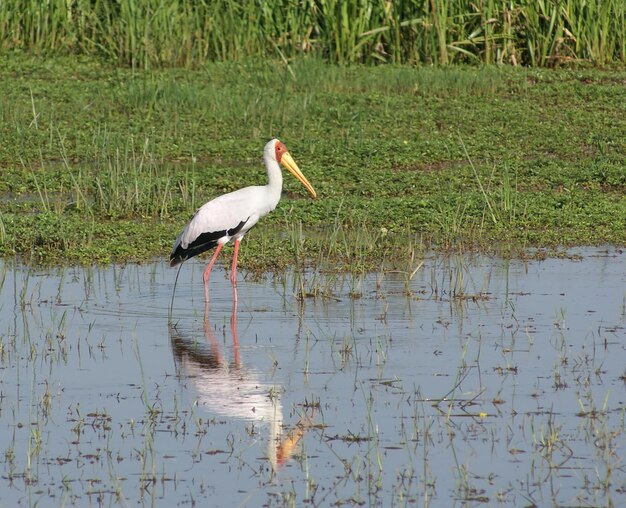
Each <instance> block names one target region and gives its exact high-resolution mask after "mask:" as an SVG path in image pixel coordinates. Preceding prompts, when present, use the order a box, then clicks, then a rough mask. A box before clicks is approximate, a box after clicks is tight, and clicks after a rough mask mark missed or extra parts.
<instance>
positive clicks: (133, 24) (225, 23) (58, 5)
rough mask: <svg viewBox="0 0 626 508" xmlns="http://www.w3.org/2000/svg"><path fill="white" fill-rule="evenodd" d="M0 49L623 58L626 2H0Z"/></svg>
mask: <svg viewBox="0 0 626 508" xmlns="http://www.w3.org/2000/svg"><path fill="white" fill-rule="evenodd" d="M0 49H4V50H8V49H21V50H25V51H29V52H32V53H36V54H41V53H48V52H62V53H70V54H74V53H81V54H96V55H100V56H104V57H105V58H108V59H111V60H113V61H114V62H116V63H118V64H121V65H127V66H131V67H137V68H148V67H154V66H182V67H197V66H201V65H202V64H203V62H205V61H207V60H210V61H226V60H242V59H246V58H264V57H279V58H282V59H285V58H290V57H293V56H296V55H302V54H312V55H316V56H322V57H324V58H325V59H327V60H329V61H331V62H337V63H378V62H384V63H409V64H438V65H446V64H456V63H461V62H479V63H485V64H493V63H507V64H514V65H517V64H525V65H538V66H555V65H562V64H568V63H572V62H582V61H584V62H591V63H594V64H599V65H604V64H609V63H615V62H621V63H624V62H626V3H625V2H624V1H623V0H597V1H593V2H584V1H581V0H561V1H556V0H509V1H504V0H474V1H472V0H395V1H391V0H351V1H343V0H241V1H237V2H235V1H233V0H197V1H194V2H185V1H183V0H118V1H116V2H111V1H108V0H47V1H46V2H40V1H39V0H3V2H2V9H0Z"/></svg>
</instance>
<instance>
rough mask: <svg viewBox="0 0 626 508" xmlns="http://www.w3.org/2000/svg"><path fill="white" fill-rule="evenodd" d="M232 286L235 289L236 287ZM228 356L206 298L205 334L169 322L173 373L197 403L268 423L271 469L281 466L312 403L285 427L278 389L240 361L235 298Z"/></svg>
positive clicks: (308, 423) (308, 420)
mask: <svg viewBox="0 0 626 508" xmlns="http://www.w3.org/2000/svg"><path fill="white" fill-rule="evenodd" d="M235 291H236V289H235ZM230 327H231V331H232V343H233V348H232V357H231V358H229V357H228V355H227V354H224V352H223V351H222V346H223V345H222V346H221V345H220V344H219V343H218V341H217V340H216V338H215V335H214V333H213V330H211V325H210V322H209V309H208V302H206V303H205V314H204V323H203V330H204V337H203V338H202V340H197V339H195V338H194V337H189V336H188V337H185V334H184V333H183V332H182V331H181V330H179V329H178V328H177V326H176V325H172V324H170V341H171V344H172V350H173V353H174V361H175V364H176V370H177V374H178V375H179V376H180V377H185V378H187V379H189V380H190V381H191V382H192V384H193V386H194V388H195V390H196V392H197V395H198V405H199V406H201V407H204V408H206V410H207V411H209V412H210V413H212V414H216V415H220V416H225V417H228V418H238V419H241V420H248V421H252V422H258V423H262V424H264V425H268V426H269V438H268V445H267V455H268V459H269V461H270V463H271V465H272V467H273V468H274V469H276V468H279V467H281V466H282V465H283V464H284V463H285V462H286V461H288V460H289V459H290V458H291V456H292V455H293V454H294V452H295V451H296V449H297V447H298V444H299V443H300V441H301V439H302V438H303V436H304V435H305V434H306V432H307V430H309V429H310V428H311V427H312V425H313V419H314V416H315V414H314V412H315V409H314V408H306V409H305V410H304V412H303V414H302V416H301V417H300V419H299V420H298V421H297V422H296V423H295V425H294V426H293V427H292V428H291V429H285V428H284V427H283V409H282V405H281V402H280V391H281V389H280V388H281V387H280V386H279V387H278V389H277V387H276V386H275V385H273V384H271V383H267V382H264V381H263V380H262V378H261V376H260V375H259V372H258V371H256V370H255V369H253V368H247V367H246V366H245V365H243V363H242V361H241V352H240V348H239V338H238V336H237V298H236V296H235V297H234V298H233V306H232V311H231V316H230Z"/></svg>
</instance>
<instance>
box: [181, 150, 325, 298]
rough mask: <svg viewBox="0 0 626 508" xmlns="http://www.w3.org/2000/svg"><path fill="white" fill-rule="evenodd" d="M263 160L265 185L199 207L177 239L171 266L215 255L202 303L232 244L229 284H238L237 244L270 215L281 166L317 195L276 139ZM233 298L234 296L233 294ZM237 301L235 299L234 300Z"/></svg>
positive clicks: (276, 199) (277, 194)
mask: <svg viewBox="0 0 626 508" xmlns="http://www.w3.org/2000/svg"><path fill="white" fill-rule="evenodd" d="M263 160H264V162H265V167H266V168H267V176H268V179H269V182H268V184H267V185H253V186H250V187H245V188H243V189H239V190H236V191H234V192H229V193H228V194H224V195H222V196H218V197H217V198H215V199H213V200H211V201H209V202H208V203H205V204H204V205H202V206H201V207H200V208H199V209H198V210H197V211H196V213H195V214H194V216H193V217H192V219H191V220H190V221H189V223H188V224H187V225H186V226H185V229H183V231H182V232H181V233H180V235H178V238H177V239H176V242H175V243H174V249H173V250H172V254H171V255H170V266H176V265H178V264H180V263H182V262H183V261H185V260H187V259H189V258H192V257H194V256H197V255H198V254H201V253H203V252H205V251H207V250H209V249H212V248H213V247H217V248H216V249H215V253H214V254H213V256H212V257H211V260H210V261H209V264H208V265H207V267H206V269H205V271H204V275H203V280H204V296H205V301H208V300H209V287H208V284H209V277H210V275H211V269H212V268H213V264H214V263H215V260H216V259H217V256H218V254H219V253H220V250H222V247H223V246H224V244H226V243H228V242H229V241H230V240H232V239H234V240H235V252H234V254H233V264H232V267H231V272H230V282H231V284H232V285H233V288H235V286H236V283H237V254H238V252H239V242H240V241H241V239H242V238H243V236H244V235H245V234H246V233H247V232H248V231H249V230H250V228H252V226H254V225H255V224H256V223H257V222H258V221H259V219H260V218H261V217H263V216H265V215H267V214H268V213H269V212H271V211H272V210H273V209H274V208H276V205H277V204H278V202H279V201H280V194H281V192H282V187H283V175H282V171H281V170H280V165H279V164H282V165H283V166H284V167H285V168H287V169H288V170H289V171H290V172H291V174H292V175H293V176H295V177H296V178H297V179H298V180H300V182H302V184H303V185H304V186H305V187H306V188H307V190H308V191H309V193H310V194H311V196H313V197H314V198H315V197H316V196H317V193H316V192H315V190H314V189H313V186H312V185H311V184H310V183H309V181H308V180H307V179H306V177H305V176H304V175H303V174H302V171H300V168H299V167H298V165H297V164H296V163H295V161H294V160H293V158H292V157H291V155H290V154H289V152H288V151H287V147H286V146H285V145H284V144H283V143H282V142H281V141H279V140H278V139H272V140H271V141H270V142H268V143H267V144H266V145H265V150H264V152H263ZM234 295H236V292H235V293H234ZM235 298H236V296H235Z"/></svg>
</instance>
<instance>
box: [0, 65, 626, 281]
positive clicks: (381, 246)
mask: <svg viewBox="0 0 626 508" xmlns="http://www.w3.org/2000/svg"><path fill="white" fill-rule="evenodd" d="M0 68H2V69H3V71H2V75H1V78H2V79H0V168H1V170H2V178H1V179H0V194H1V195H2V196H3V199H2V202H1V204H0V219H1V222H0V225H1V226H2V228H1V229H2V235H0V252H2V253H3V254H4V255H13V254H17V255H20V256H24V257H26V258H33V259H36V260H39V261H44V262H59V261H63V260H67V261H71V262H74V261H80V262H85V263H90V262H93V261H100V262H109V261H113V260H117V261H130V260H134V261H135V260H136V261H140V260H145V259H148V258H151V257H152V256H166V255H168V254H169V249H170V247H171V244H172V242H173V240H174V238H175V237H176V234H177V232H178V231H179V230H180V229H181V228H182V226H183V225H184V224H185V222H186V221H187V220H188V219H189V217H190V216H191V214H192V213H193V211H194V210H195V209H196V208H197V207H198V206H199V205H200V204H202V203H203V202H205V201H206V200H208V199H210V198H211V197H214V196H216V195H218V194H220V193H224V192H228V191H232V190H234V189H236V188H239V187H242V186H245V185H251V184H260V183H264V182H265V181H266V176H265V172H264V169H263V166H262V162H261V155H262V149H263V145H264V143H265V142H266V141H267V139H269V138H270V137H272V136H278V137H280V138H281V139H282V140H283V141H284V142H285V143H286V144H287V146H288V147H289V149H290V151H291V153H292V155H293V156H294V158H295V160H296V161H297V162H298V163H299V164H300V167H301V168H302V169H303V171H304V172H305V174H306V175H307V177H308V178H309V180H310V181H311V183H312V184H313V186H314V187H315V189H316V190H317V191H318V194H319V198H318V199H317V200H315V201H314V200H311V199H309V198H307V197H306V195H305V192H304V191H303V189H302V188H301V186H300V185H299V184H298V183H297V182H296V181H295V180H294V179H292V178H290V177H288V176H287V177H286V178H285V189H284V193H283V200H282V201H281V203H280V204H279V206H278V208H277V209H276V210H275V211H274V212H273V213H272V214H270V215H269V216H268V217H266V218H265V219H264V220H263V221H262V222H261V224H259V226H257V228H255V229H254V230H253V231H252V232H251V233H250V234H249V235H248V236H247V239H246V242H245V243H246V248H244V249H242V258H241V261H242V263H243V264H244V265H246V266H248V267H249V268H255V269H256V268H258V269H264V268H267V267H268V266H274V267H280V266H284V265H285V264H289V263H292V262H294V261H298V262H304V261H303V260H308V261H311V260H314V261H315V262H316V263H317V264H319V265H321V266H326V267H333V268H340V269H341V268H343V267H349V266H351V265H354V264H355V263H358V264H360V266H363V267H367V268H376V269H378V268H379V267H380V266H381V265H385V266H392V267H395V268H402V269H406V270H407V271H409V272H410V271H411V270H412V267H411V266H409V265H411V262H410V259H414V258H415V257H416V256H418V257H419V254H420V253H421V252H423V251H424V250H425V249H428V248H435V249H438V250H449V249H479V250H482V251H489V252H504V253H513V254H519V253H521V252H523V251H524V249H526V248H528V247H541V248H547V249H554V248H558V247H561V246H570V245H574V244H601V243H611V244H616V245H623V244H624V243H626V233H625V232H626V198H625V197H624V196H625V194H626V192H625V191H626V170H625V167H626V144H625V143H624V139H626V132H625V131H624V127H623V125H624V124H623V113H624V107H623V105H624V104H625V103H626V90H625V89H624V86H623V83H624V80H625V79H626V73H624V72H623V71H599V70H545V69H544V70H540V69H538V70H530V69H515V68H510V67H509V68H495V67H484V68H473V67H466V68H461V67H454V66H450V67H447V68H442V69H435V68H422V69H415V68H410V67H405V66H379V67H362V66H352V67H339V66H333V65H328V64H326V63H323V62H321V61H319V60H317V59H299V60H295V61H292V62H290V64H289V65H288V66H287V65H286V64H284V62H281V61H274V60H273V61H270V62H264V63H263V62H246V63H212V64H206V65H205V66H203V67H202V68H201V69H198V70H179V69H169V70H167V69H166V70H154V71H146V72H138V71H133V70H124V69H120V68H117V67H112V66H108V65H106V64H102V63H99V62H97V61H94V60H91V59H86V58H85V59H77V58H53V59H39V58H33V57H27V56H19V55H17V54H12V55H10V56H5V57H3V58H1V59H0ZM296 230H298V231H299V230H301V231H302V232H303V233H302V235H301V237H298V239H297V242H294V240H293V239H292V240H291V241H289V237H290V235H291V236H293V234H294V233H293V232H294V231H296ZM413 264H414V263H413Z"/></svg>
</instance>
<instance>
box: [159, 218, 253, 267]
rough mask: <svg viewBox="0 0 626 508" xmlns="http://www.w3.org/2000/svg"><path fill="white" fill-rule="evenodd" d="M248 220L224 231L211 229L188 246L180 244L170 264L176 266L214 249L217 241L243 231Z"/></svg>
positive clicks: (171, 257)
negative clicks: (184, 246)
mask: <svg viewBox="0 0 626 508" xmlns="http://www.w3.org/2000/svg"><path fill="white" fill-rule="evenodd" d="M246 222H248V219H246V220H242V221H241V222H240V223H239V224H237V225H236V226H235V227H234V228H231V229H224V230H222V231H211V232H207V233H202V234H200V235H199V236H198V238H196V239H195V240H194V241H193V242H191V243H190V244H189V245H187V248H183V246H182V245H180V244H179V245H178V246H177V247H176V249H175V250H174V252H172V254H171V255H170V266H176V265H178V264H180V263H182V262H183V261H186V260H188V259H190V258H192V257H194V256H197V255H198V254H202V253H203V252H206V251H208V250H209V249H212V248H213V247H216V246H217V241H218V240H219V239H220V238H223V237H225V236H229V237H232V236H234V235H236V234H237V233H239V231H241V228H243V227H244V225H245V224H246Z"/></svg>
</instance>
